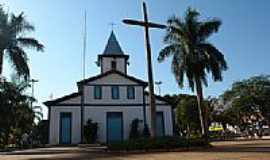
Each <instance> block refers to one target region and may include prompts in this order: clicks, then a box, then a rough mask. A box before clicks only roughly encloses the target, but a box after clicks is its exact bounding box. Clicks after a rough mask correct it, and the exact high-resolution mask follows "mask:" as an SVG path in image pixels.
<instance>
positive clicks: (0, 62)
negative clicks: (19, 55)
mask: <svg viewBox="0 0 270 160" xmlns="http://www.w3.org/2000/svg"><path fill="white" fill-rule="evenodd" d="M3 59H4V50H2V49H0V76H1V75H2V73H3Z"/></svg>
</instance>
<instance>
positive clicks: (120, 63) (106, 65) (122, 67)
mask: <svg viewBox="0 0 270 160" xmlns="http://www.w3.org/2000/svg"><path fill="white" fill-rule="evenodd" d="M111 61H116V70H117V71H120V72H122V73H126V62H125V61H126V60H125V58H120V57H118V58H112V57H102V64H101V65H102V66H101V67H102V69H101V71H102V73H105V72H107V71H110V70H112V68H111Z"/></svg>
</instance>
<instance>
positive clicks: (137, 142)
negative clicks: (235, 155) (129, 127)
mask: <svg viewBox="0 0 270 160" xmlns="http://www.w3.org/2000/svg"><path fill="white" fill-rule="evenodd" d="M208 145H209V143H208V142H206V141H205V140H203V139H186V138H182V137H159V138H138V139H134V140H126V141H122V142H114V143H110V144H108V149H109V150H153V149H176V148H188V147H203V146H208Z"/></svg>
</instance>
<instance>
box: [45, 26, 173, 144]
mask: <svg viewBox="0 0 270 160" xmlns="http://www.w3.org/2000/svg"><path fill="white" fill-rule="evenodd" d="M128 60H129V55H127V54H124V52H123V50H122V49H121V47H120V45H119V43H118V41H117V39H116V37H115V34H114V32H113V31H112V33H111V35H110V37H109V40H108V43H107V45H106V47H105V50H104V52H103V53H102V54H101V55H98V62H97V65H98V66H99V67H100V73H99V74H97V75H95V76H93V77H90V78H88V79H85V80H82V81H79V82H77V86H78V91H77V92H75V93H71V94H69V95H65V96H63V97H61V98H57V99H53V100H49V101H47V102H45V103H44V104H45V105H46V106H47V107H48V111H49V112H48V119H49V143H50V144H78V143H81V142H82V139H81V135H82V134H81V130H82V128H81V127H82V121H83V125H85V124H86V122H87V120H88V119H91V120H92V121H93V122H97V123H98V137H97V141H98V142H104V143H106V142H110V141H121V140H126V139H128V138H129V133H130V126H131V123H132V121H133V120H134V119H139V120H141V122H142V123H143V124H148V126H149V127H150V122H149V121H150V115H149V113H150V107H149V98H148V93H147V92H146V91H145V89H146V88H147V85H148V83H147V82H145V81H143V80H140V79H138V78H136V77H133V76H131V75H129V74H128V73H127V67H128V64H129V62H128ZM82 95H83V96H82ZM82 97H83V98H82ZM82 104H83V105H82ZM156 110H157V114H156V118H157V119H156V124H157V127H156V128H157V129H156V134H157V135H158V136H165V135H173V119H172V114H173V113H172V108H171V106H170V105H169V104H168V103H167V102H166V101H165V100H164V99H163V98H162V97H160V96H156Z"/></svg>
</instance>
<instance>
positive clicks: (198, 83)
mask: <svg viewBox="0 0 270 160" xmlns="http://www.w3.org/2000/svg"><path fill="white" fill-rule="evenodd" d="M196 91H197V101H198V111H199V119H200V124H201V134H202V136H203V137H204V136H205V126H204V118H203V113H202V104H203V91H202V83H201V81H200V80H199V79H198V78H196Z"/></svg>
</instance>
